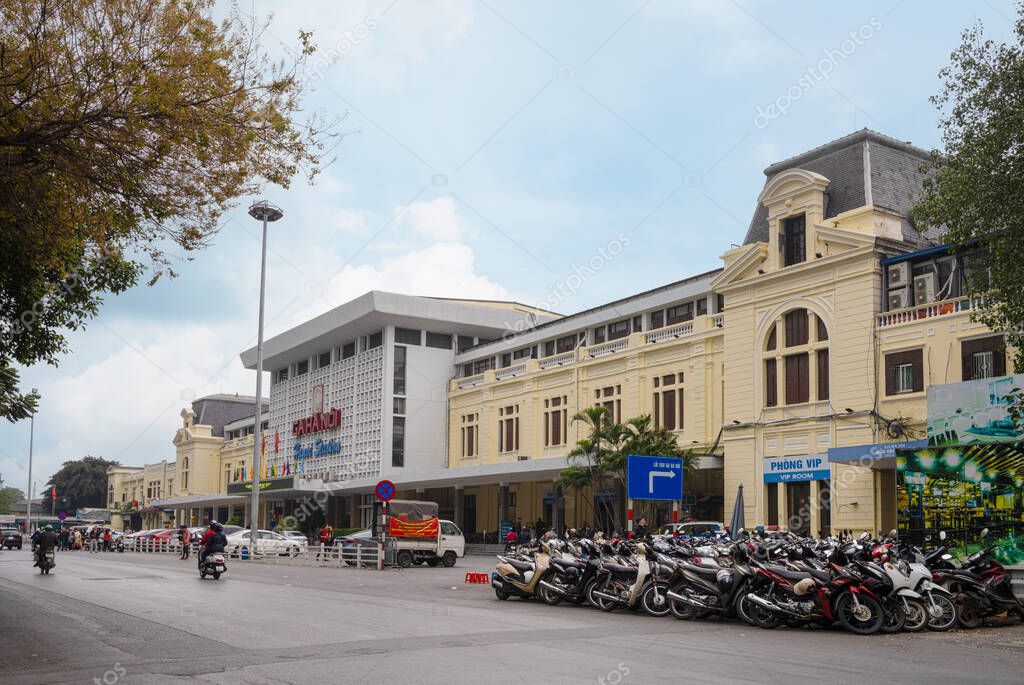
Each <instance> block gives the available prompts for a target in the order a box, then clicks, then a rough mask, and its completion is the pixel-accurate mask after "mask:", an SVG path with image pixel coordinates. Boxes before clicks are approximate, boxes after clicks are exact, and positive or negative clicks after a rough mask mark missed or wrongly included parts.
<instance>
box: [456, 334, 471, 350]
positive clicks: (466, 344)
mask: <svg viewBox="0 0 1024 685" xmlns="http://www.w3.org/2000/svg"><path fill="white" fill-rule="evenodd" d="M458 342H459V352H465V351H466V350H468V349H469V348H471V347H472V346H473V336H471V335H460V336H459V341H458Z"/></svg>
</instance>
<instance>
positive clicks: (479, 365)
mask: <svg viewBox="0 0 1024 685" xmlns="http://www.w3.org/2000/svg"><path fill="white" fill-rule="evenodd" d="M493 368H494V357H488V358H487V359H480V360H478V361H475V362H473V373H474V374H478V373H483V372H484V371H490V370H491V369H493Z"/></svg>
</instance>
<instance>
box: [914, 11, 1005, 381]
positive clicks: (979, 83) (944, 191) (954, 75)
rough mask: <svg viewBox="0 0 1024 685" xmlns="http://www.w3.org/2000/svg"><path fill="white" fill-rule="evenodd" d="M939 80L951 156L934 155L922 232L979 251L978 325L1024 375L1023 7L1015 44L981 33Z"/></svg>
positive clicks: (973, 277) (973, 283) (938, 101)
mask: <svg viewBox="0 0 1024 685" xmlns="http://www.w3.org/2000/svg"><path fill="white" fill-rule="evenodd" d="M939 75H940V77H941V79H942V81H943V84H942V89H941V91H940V92H939V94H938V95H936V96H934V97H933V98H932V102H933V103H934V104H935V105H936V107H938V108H939V110H940V112H941V117H940V125H941V128H942V139H943V145H944V147H945V153H944V154H943V155H942V156H938V155H936V157H935V160H934V162H933V164H932V165H931V169H930V171H931V175H930V177H929V178H928V179H927V180H926V181H925V185H924V192H923V193H922V196H921V198H920V200H919V202H918V204H917V206H916V207H915V211H914V217H915V220H916V221H917V224H918V226H919V227H920V228H927V227H937V228H942V229H944V230H945V232H946V239H947V241H948V242H950V244H952V245H954V246H955V247H956V248H958V249H961V250H964V249H968V248H970V249H972V250H973V249H978V250H980V252H981V254H982V255H983V261H981V262H979V263H980V264H983V265H984V268H978V269H974V270H972V271H969V272H968V274H967V275H968V283H967V285H968V289H969V290H970V292H971V294H972V295H975V296H978V295H983V296H984V304H983V306H982V307H981V308H980V309H978V310H976V312H975V317H976V318H977V320H979V321H981V322H982V323H984V324H985V325H987V326H989V327H990V328H991V329H992V330H997V331H1006V335H1007V339H1008V342H1009V343H1010V344H1011V345H1012V346H1013V347H1014V348H1015V349H1016V354H1015V358H1014V367H1015V370H1016V371H1017V372H1018V373H1020V372H1024V260H1022V259H1021V258H1020V246H1021V245H1024V107H1022V106H1021V103H1022V102H1024V2H1020V3H1019V5H1018V19H1017V22H1016V24H1015V31H1014V38H1013V40H1012V41H1011V42H1010V43H1004V44H996V43H994V42H993V41H991V40H986V39H985V38H984V31H983V28H982V25H981V24H980V23H978V24H976V25H975V26H973V27H971V28H968V29H967V30H965V31H964V32H963V34H962V44H961V45H960V47H959V48H957V49H956V50H955V51H954V52H953V53H952V55H951V58H950V64H949V65H948V66H946V67H945V68H943V69H942V70H941V71H940V72H939Z"/></svg>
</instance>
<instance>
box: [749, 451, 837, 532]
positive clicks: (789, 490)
mask: <svg viewBox="0 0 1024 685" xmlns="http://www.w3.org/2000/svg"><path fill="white" fill-rule="evenodd" d="M762 469H763V481H764V493H765V521H766V523H767V525H768V529H769V530H777V529H779V528H785V529H786V530H789V531H790V532H792V533H795V534H797V535H803V536H810V535H811V534H812V533H813V534H815V535H823V534H824V535H828V534H829V531H830V528H831V525H832V523H831V520H832V517H831V510H830V486H829V483H830V478H831V469H830V468H829V458H828V454H805V455H796V456H787V457H767V458H765V459H764V461H763V462H762Z"/></svg>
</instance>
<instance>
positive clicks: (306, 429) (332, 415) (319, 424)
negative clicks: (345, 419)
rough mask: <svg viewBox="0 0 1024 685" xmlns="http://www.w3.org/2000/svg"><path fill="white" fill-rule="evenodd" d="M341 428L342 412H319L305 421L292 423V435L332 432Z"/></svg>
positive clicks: (334, 410)
mask: <svg viewBox="0 0 1024 685" xmlns="http://www.w3.org/2000/svg"><path fill="white" fill-rule="evenodd" d="M340 427H341V410H340V409H337V408H335V409H331V410H330V411H326V412H319V413H317V414H313V415H312V416H307V417H306V418H304V419H298V420H297V421H293V422H292V435H306V434H307V433H319V432H320V431H325V430H331V429H333V428H340Z"/></svg>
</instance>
